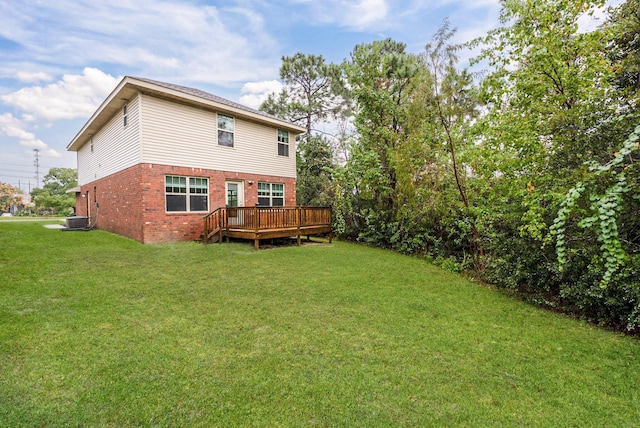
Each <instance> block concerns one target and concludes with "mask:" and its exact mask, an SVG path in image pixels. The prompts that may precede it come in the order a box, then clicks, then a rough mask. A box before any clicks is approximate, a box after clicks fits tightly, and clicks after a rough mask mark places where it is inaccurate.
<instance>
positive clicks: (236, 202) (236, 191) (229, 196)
mask: <svg viewBox="0 0 640 428" xmlns="http://www.w3.org/2000/svg"><path fill="white" fill-rule="evenodd" d="M225 189H226V205H227V218H228V221H229V224H230V225H236V226H238V225H241V224H242V223H243V221H242V220H243V219H242V217H243V215H242V214H243V213H242V211H238V210H236V209H233V208H236V207H241V206H243V205H244V183H243V182H242V181H227V182H226V183H225Z"/></svg>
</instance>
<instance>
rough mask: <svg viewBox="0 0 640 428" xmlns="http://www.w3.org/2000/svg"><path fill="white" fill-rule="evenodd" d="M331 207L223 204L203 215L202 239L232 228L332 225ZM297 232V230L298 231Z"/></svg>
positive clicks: (221, 234)
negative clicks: (223, 205) (223, 206)
mask: <svg viewBox="0 0 640 428" xmlns="http://www.w3.org/2000/svg"><path fill="white" fill-rule="evenodd" d="M331 216H332V208H331V207H303V206H295V207H293V206H288V207H226V208H218V209H217V210H215V211H213V212H211V213H209V214H208V215H206V216H205V217H204V241H205V243H206V242H209V241H210V240H211V239H212V238H213V237H215V236H216V235H218V236H219V240H221V239H222V236H223V234H227V232H229V231H231V230H243V231H254V232H256V233H257V232H259V231H264V230H278V229H282V230H294V229H297V230H298V231H299V230H301V229H303V228H308V227H314V226H328V227H330V226H331V222H332V218H331ZM298 234H299V233H298Z"/></svg>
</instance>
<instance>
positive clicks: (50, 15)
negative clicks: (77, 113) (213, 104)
mask: <svg viewBox="0 0 640 428" xmlns="http://www.w3.org/2000/svg"><path fill="white" fill-rule="evenodd" d="M198 3H200V2H177V1H171V0H138V1H136V2H128V1H112V2H85V1H82V2H80V1H75V0H57V1H55V2H44V3H42V2H39V1H38V2H36V1H35V0H23V1H22V2H21V6H20V8H15V7H11V8H10V7H6V8H3V6H2V2H0V16H1V15H2V14H5V15H6V20H7V21H9V22H11V28H10V29H7V28H2V26H0V36H1V37H5V38H6V39H8V40H11V41H13V42H14V43H16V44H17V45H19V46H20V47H21V50H20V54H19V55H21V56H24V57H27V58H29V61H30V62H34V61H35V62H40V63H42V64H43V67H50V65H49V64H51V63H52V61H51V58H52V57H56V58H61V59H63V60H64V67H65V68H64V69H63V68H62V67H63V64H62V63H59V64H60V65H59V66H57V67H56V68H55V69H53V70H46V68H45V71H50V73H52V74H54V75H56V74H60V73H61V69H63V70H68V69H73V68H75V69H78V68H80V67H85V66H86V65H87V64H103V65H102V66H101V68H102V69H107V68H109V69H113V67H117V69H121V70H123V71H124V72H125V74H130V75H136V76H144V77H150V78H155V79H159V80H165V81H169V82H175V83H185V84H188V83H190V82H206V83H213V84H217V85H221V86H232V85H236V84H238V83H239V82H244V81H248V80H258V79H262V78H268V77H270V76H273V75H274V74H276V73H277V67H278V65H279V64H278V58H279V56H280V55H279V53H277V43H276V42H275V40H274V38H273V37H272V36H271V34H270V30H271V27H270V26H266V25H265V23H264V18H263V17H262V15H261V14H260V13H258V12H256V10H254V9H249V8H242V7H215V6H208V5H202V4H198ZM3 9H4V10H3ZM267 27H268V28H267ZM14 63H15V64H18V63H19V61H14ZM14 63H12V64H9V65H8V67H15V66H16V65H15V64H14ZM45 64H46V65H45Z"/></svg>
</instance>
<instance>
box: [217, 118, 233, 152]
mask: <svg viewBox="0 0 640 428" xmlns="http://www.w3.org/2000/svg"><path fill="white" fill-rule="evenodd" d="M218 145H219V146H226V147H233V117H231V116H225V115H222V114H218Z"/></svg>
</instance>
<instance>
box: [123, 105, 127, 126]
mask: <svg viewBox="0 0 640 428" xmlns="http://www.w3.org/2000/svg"><path fill="white" fill-rule="evenodd" d="M122 123H124V126H127V105H126V104H125V105H124V107H122Z"/></svg>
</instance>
